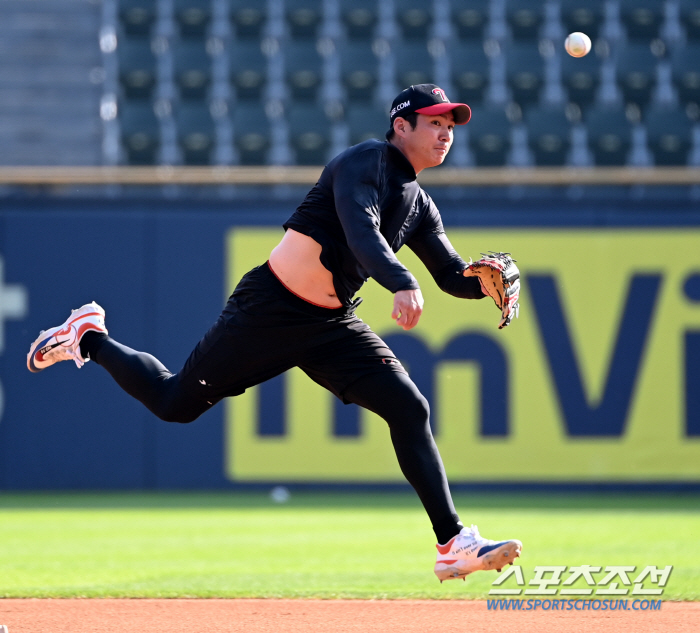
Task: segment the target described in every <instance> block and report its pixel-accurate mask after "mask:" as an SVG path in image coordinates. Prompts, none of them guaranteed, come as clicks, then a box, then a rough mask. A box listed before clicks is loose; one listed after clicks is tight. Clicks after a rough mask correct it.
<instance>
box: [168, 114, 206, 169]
mask: <svg viewBox="0 0 700 633" xmlns="http://www.w3.org/2000/svg"><path fill="white" fill-rule="evenodd" d="M175 122H176V125H177V142H178V145H179V147H180V150H181V151H182V159H183V162H184V163H185V165H210V164H211V162H212V155H213V150H214V147H215V146H216V126H215V125H214V120H213V119H212V116H211V112H210V110H209V106H208V105H207V104H206V103H183V104H180V106H179V107H178V108H177V111H176V113H175Z"/></svg>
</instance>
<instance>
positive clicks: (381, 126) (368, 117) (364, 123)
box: [346, 105, 389, 145]
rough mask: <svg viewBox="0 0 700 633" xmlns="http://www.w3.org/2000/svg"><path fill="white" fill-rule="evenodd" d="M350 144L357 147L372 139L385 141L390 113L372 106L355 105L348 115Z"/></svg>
mask: <svg viewBox="0 0 700 633" xmlns="http://www.w3.org/2000/svg"><path fill="white" fill-rule="evenodd" d="M346 121H347V124H348V132H349V134H350V144H351V145H357V144H358V143H362V142H363V141H366V140H368V139H370V138H376V139H379V140H380V141H383V140H384V139H385V135H386V132H387V130H388V129H389V113H388V112H386V111H385V110H384V109H382V108H378V107H376V106H372V105H355V106H352V107H351V108H348V112H347V115H346Z"/></svg>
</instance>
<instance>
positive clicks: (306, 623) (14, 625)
mask: <svg viewBox="0 0 700 633" xmlns="http://www.w3.org/2000/svg"><path fill="white" fill-rule="evenodd" d="M698 622H700V603H695V602H665V603H663V604H662V605H661V609H659V610H656V611H573V610H572V611H519V612H513V611H489V610H488V608H487V605H486V602H484V601H458V600H441V601H438V600H249V599H240V600H238V599H236V600H228V599H21V600H20V599H4V600H0V624H4V625H6V626H7V627H8V632H9V633H49V632H50V633H126V632H127V631H128V632H133V633H136V632H138V633H166V632H167V633H173V632H176V631H183V632H187V633H224V632H225V633H232V632H235V633H238V632H239V631H240V632H243V631H245V632H246V633H268V632H270V633H272V632H274V633H302V632H303V633H345V632H347V633H387V632H390V631H400V632H401V633H427V632H429V631H440V630H468V631H469V632H470V633H481V632H484V633H493V631H498V632H499V633H508V632H511V631H512V632H513V633H515V632H516V631H517V632H518V633H541V632H542V631H574V630H575V631H578V632H582V631H596V632H597V633H598V632H599V633H607V632H610V633H619V631H620V630H634V631H636V633H646V632H649V633H651V632H652V631H653V632H654V633H658V632H662V633H663V632H665V631H669V632H671V631H673V632H674V633H678V632H681V631H696V630H697V623H698Z"/></svg>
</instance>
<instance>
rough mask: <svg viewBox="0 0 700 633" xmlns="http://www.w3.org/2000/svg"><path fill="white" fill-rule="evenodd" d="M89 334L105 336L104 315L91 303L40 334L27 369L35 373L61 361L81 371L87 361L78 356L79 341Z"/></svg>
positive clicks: (103, 312) (29, 358) (28, 355)
mask: <svg viewBox="0 0 700 633" xmlns="http://www.w3.org/2000/svg"><path fill="white" fill-rule="evenodd" d="M90 331H94V332H103V333H104V334H107V328H106V327H105V311H104V310H103V309H102V308H101V307H100V306H98V305H97V304H96V303H95V302H94V301H93V302H92V303H88V304H86V305H84V306H83V307H82V308H78V309H77V310H73V311H72V313H71V315H70V317H68V320H67V321H66V322H65V323H64V324H63V325H59V326H58V327H54V328H51V329H50V330H44V331H42V332H41V334H39V338H38V339H36V341H34V342H33V343H32V346H31V347H30V348H29V354H27V368H28V369H29V371H31V372H34V373H36V372H39V371H41V370H42V369H46V368H47V367H50V366H51V365H53V364H54V363H60V362H61V361H62V360H73V361H75V364H76V365H77V366H78V368H80V367H82V366H83V365H84V364H85V363H86V362H87V361H88V360H90V359H89V358H83V357H82V356H81V354H80V341H81V339H82V338H83V335H84V334H85V332H90Z"/></svg>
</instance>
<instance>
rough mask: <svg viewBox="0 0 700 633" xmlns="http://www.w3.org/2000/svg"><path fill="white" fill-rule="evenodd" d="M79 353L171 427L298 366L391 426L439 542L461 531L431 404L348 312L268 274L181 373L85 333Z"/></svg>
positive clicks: (239, 293)
mask: <svg viewBox="0 0 700 633" xmlns="http://www.w3.org/2000/svg"><path fill="white" fill-rule="evenodd" d="M80 347H81V352H82V354H83V356H86V355H89V357H90V358H91V359H92V360H93V361H94V362H96V363H97V364H99V365H101V366H102V367H104V368H105V369H106V370H107V371H108V372H109V373H110V374H111V376H112V377H113V378H114V380H115V381H116V382H117V383H118V384H119V386H120V387H121V388H122V389H124V391H126V392H127V393H128V394H129V395H131V396H133V397H134V398H136V399H137V400H139V401H140V402H142V403H143V404H144V405H145V406H146V407H147V408H148V409H149V410H150V411H151V412H152V413H153V414H155V415H156V416H157V417H159V418H161V419H162V420H166V421H169V422H191V421H193V420H195V419H196V418H197V417H199V416H200V415H201V414H202V413H204V412H205V411H207V410H208V409H209V408H211V407H212V406H213V405H214V404H216V402H218V401H219V400H221V399H222V398H224V397H227V396H235V395H238V394H240V393H243V391H244V390H245V389H246V388H248V387H251V386H253V385H256V384H259V383H260V382H263V381H264V380H267V379H269V378H272V377H273V376H276V375H278V374H280V373H282V372H283V371H286V370H287V369H289V368H291V367H294V366H298V367H300V368H301V369H302V370H303V371H305V372H306V373H307V374H308V375H309V377H310V378H312V379H313V380H314V381H316V382H317V383H319V384H321V385H322V386H324V387H326V388H327V389H328V390H330V391H331V392H332V393H334V394H335V395H336V396H338V397H339V398H341V399H342V400H343V401H344V402H346V403H355V404H358V405H359V406H361V407H364V408H365V409H368V410H370V411H372V412H374V413H376V414H377V415H379V416H380V417H381V418H383V419H384V420H385V421H386V422H387V424H388V426H389V430H390V434H391V440H392V443H393V445H394V449H395V451H396V456H397V458H398V462H399V466H400V467H401V471H402V472H403V474H404V476H405V477H406V479H407V480H408V482H409V483H410V484H411V485H412V486H413V488H414V489H415V490H416V492H417V494H418V496H419V498H420V500H421V502H422V503H423V506H424V507H425V510H426V512H427V513H428V516H429V517H430V520H431V523H432V525H433V529H434V531H435V535H436V536H437V539H438V542H439V543H446V542H447V541H448V540H449V539H450V538H452V536H454V535H455V534H457V533H458V532H459V530H460V529H461V527H462V525H461V523H460V522H459V517H458V516H457V513H456V511H455V508H454V505H453V503H452V499H451V496H450V491H449V488H448V484H447V478H446V476H445V472H444V468H443V465H442V460H441V458H440V455H439V453H438V450H437V447H436V445H435V442H434V440H433V436H432V433H431V430H430V424H429V417H430V410H429V406H428V402H427V400H426V399H425V398H424V397H423V395H422V394H421V393H420V392H419V391H418V389H417V387H416V386H415V384H414V383H413V381H412V380H411V379H410V378H409V376H408V374H407V373H406V372H405V371H404V369H403V367H402V366H401V365H400V363H399V362H398V360H397V359H396V358H395V357H394V355H393V353H392V352H391V350H390V349H389V348H388V347H387V346H386V344H385V343H384V342H383V341H382V340H381V339H380V338H379V337H378V336H376V334H374V333H373V332H372V331H371V330H370V329H369V327H367V326H366V325H365V324H364V323H363V322H362V321H360V319H358V318H357V317H356V316H355V315H354V311H353V310H352V309H346V308H340V309H338V310H332V309H328V308H322V307H318V306H314V305H312V304H309V303H307V302H305V301H304V300H302V299H300V298H298V297H296V296H294V295H293V294H291V293H290V292H289V291H288V290H287V289H285V288H284V287H283V286H282V285H281V284H280V282H279V281H278V280H277V279H276V278H275V277H274V275H273V274H272V273H271V271H270V269H269V268H267V267H262V266H261V267H259V268H257V269H254V270H253V271H251V273H248V275H246V276H245V277H244V278H243V280H242V281H241V283H240V284H239V285H238V287H237V288H236V291H235V292H234V294H233V295H232V297H231V299H230V300H229V302H228V304H227V306H226V309H225V310H224V312H223V313H222V315H221V317H220V318H219V320H218V321H217V322H216V323H215V324H214V326H213V327H212V328H211V329H210V330H209V332H207V333H206V334H205V336H204V338H203V339H202V340H201V341H200V343H199V344H198V345H197V347H196V348H195V350H194V351H193V352H192V354H191V355H190V357H189V358H188V360H187V362H186V363H185V366H184V367H183V368H182V370H180V372H178V373H177V374H173V373H172V372H170V371H169V370H168V369H167V368H166V367H165V366H164V365H163V364H162V363H161V362H160V361H159V360H158V359H156V358H155V357H154V356H152V355H150V354H147V353H145V352H139V351H136V350H133V349H131V348H129V347H126V346H125V345H122V344H120V343H118V342H116V341H114V340H113V339H111V338H110V337H108V336H107V335H104V334H98V333H96V332H88V333H86V334H85V336H84V337H83V340H82V341H81V345H80Z"/></svg>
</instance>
